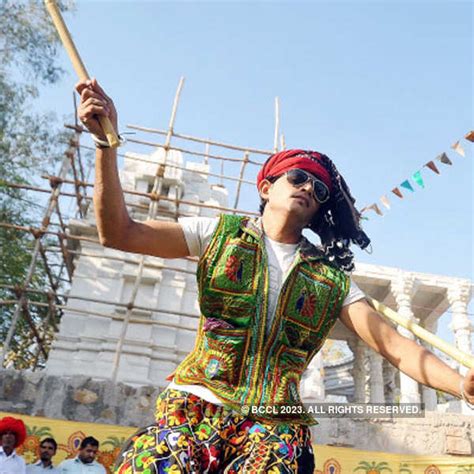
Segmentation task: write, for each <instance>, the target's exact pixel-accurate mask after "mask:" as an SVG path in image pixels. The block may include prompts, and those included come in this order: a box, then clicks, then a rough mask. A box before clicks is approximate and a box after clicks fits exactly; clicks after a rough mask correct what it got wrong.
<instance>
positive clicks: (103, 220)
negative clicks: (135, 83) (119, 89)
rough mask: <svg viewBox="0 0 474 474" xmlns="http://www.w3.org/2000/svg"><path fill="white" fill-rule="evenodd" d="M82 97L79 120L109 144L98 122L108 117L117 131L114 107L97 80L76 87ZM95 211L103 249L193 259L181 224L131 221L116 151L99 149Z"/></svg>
mask: <svg viewBox="0 0 474 474" xmlns="http://www.w3.org/2000/svg"><path fill="white" fill-rule="evenodd" d="M76 90H77V92H78V93H79V94H80V96H81V102H80V105H79V110H78V113H79V118H80V120H81V122H82V123H83V124H84V125H85V126H86V127H87V129H88V130H89V131H90V132H91V133H92V134H94V135H96V137H98V138H99V139H101V140H104V141H106V139H105V136H104V133H103V131H102V128H101V126H100V124H99V121H98V120H97V116H98V115H103V116H108V117H109V119H110V121H111V122H112V124H113V126H114V127H115V130H116V131H118V130H117V122H118V121H117V112H116V110H115V106H114V103H113V101H112V99H110V97H108V96H107V95H106V94H105V92H104V91H103V89H102V88H101V87H100V86H99V84H98V83H97V81H96V80H95V79H92V80H88V81H82V82H79V83H78V84H77V85H76ZM94 210H95V216H96V222H97V230H98V232H99V239H100V242H101V244H102V245H104V246H106V247H111V248H115V249H117V250H123V251H125V252H133V253H141V254H145V255H153V256H155V257H163V258H178V257H186V256H188V255H189V250H188V246H187V244H186V240H185V237H184V233H183V231H182V229H181V226H180V224H178V223H176V222H163V221H158V220H149V221H145V222H137V221H134V220H133V219H131V218H130V216H129V214H128V211H127V206H126V204H125V198H124V194H123V190H122V186H121V184H120V178H119V174H118V169H117V151H116V148H108V147H97V151H96V161H95V184H94Z"/></svg>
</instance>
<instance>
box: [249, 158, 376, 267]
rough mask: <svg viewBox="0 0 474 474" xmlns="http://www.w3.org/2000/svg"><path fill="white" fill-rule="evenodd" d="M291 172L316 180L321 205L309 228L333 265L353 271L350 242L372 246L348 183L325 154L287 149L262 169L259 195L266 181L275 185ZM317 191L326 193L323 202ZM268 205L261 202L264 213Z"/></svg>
mask: <svg viewBox="0 0 474 474" xmlns="http://www.w3.org/2000/svg"><path fill="white" fill-rule="evenodd" d="M291 170H302V171H303V172H305V173H307V174H309V175H310V178H311V179H312V181H313V192H314V194H315V198H316V200H317V201H319V204H320V205H319V208H318V212H317V213H315V215H314V216H313V218H312V220H311V222H310V223H309V224H308V228H309V229H311V230H312V231H313V232H315V233H316V234H317V235H318V236H319V239H320V241H321V245H320V250H321V251H322V253H323V254H324V256H325V257H326V258H327V260H328V262H330V264H332V265H334V266H336V267H338V268H339V269H341V270H343V271H349V272H350V271H352V270H353V268H354V262H353V261H354V254H353V253H352V251H351V250H350V245H351V243H353V244H355V245H357V246H358V247H360V248H362V249H364V248H366V247H367V246H368V245H369V244H370V239H369V238H368V237H367V235H366V234H365V232H364V231H363V230H362V228H361V226H360V218H361V215H360V212H359V211H358V210H357V209H356V208H355V206H354V203H355V199H354V198H353V197H352V195H351V192H350V190H349V187H348V186H347V184H346V181H345V180H344V178H343V177H342V176H341V174H340V173H339V171H338V170H337V168H336V166H335V165H334V163H333V162H332V161H331V159H330V158H329V157H328V156H326V155H324V154H323V153H319V152H317V151H312V150H301V149H295V150H285V151H281V152H279V153H275V154H274V155H271V156H270V157H269V158H268V159H267V161H266V162H265V163H264V165H263V166H262V168H261V169H260V172H259V173H258V176H257V188H258V189H259V192H260V190H261V186H262V183H263V182H264V181H265V180H267V181H270V182H274V181H276V180H277V179H278V178H280V177H281V176H283V175H285V174H287V175H288V172H289V171H291ZM308 179H309V178H308ZM317 191H323V193H322V195H321V197H322V198H323V199H321V197H319V198H318V195H317ZM324 191H325V192H324ZM265 205H266V201H265V200H264V199H262V202H261V205H260V213H261V214H263V210H264V208H265Z"/></svg>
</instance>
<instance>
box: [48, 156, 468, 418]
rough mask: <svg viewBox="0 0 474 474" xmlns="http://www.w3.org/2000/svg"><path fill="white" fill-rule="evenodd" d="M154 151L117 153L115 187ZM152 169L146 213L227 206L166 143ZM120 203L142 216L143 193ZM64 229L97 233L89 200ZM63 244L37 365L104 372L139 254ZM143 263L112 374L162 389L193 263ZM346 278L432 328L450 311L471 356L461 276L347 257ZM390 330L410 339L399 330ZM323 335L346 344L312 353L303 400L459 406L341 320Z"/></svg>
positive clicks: (193, 308) (127, 182)
mask: <svg viewBox="0 0 474 474" xmlns="http://www.w3.org/2000/svg"><path fill="white" fill-rule="evenodd" d="M164 159H165V152H164V150H163V149H161V148H159V149H157V150H156V151H155V152H154V153H153V154H151V155H138V154H134V153H127V154H126V156H125V159H124V167H123V172H122V173H121V181H122V186H123V188H124V189H133V190H135V191H138V192H150V191H151V189H152V186H153V181H154V179H155V172H156V169H157V168H159V167H158V165H159V164H160V163H163V162H164ZM169 165H171V166H169ZM162 170H163V173H162V177H161V178H159V179H160V180H161V183H160V186H161V192H160V194H161V195H165V196H168V198H169V200H166V201H165V200H160V201H158V203H157V206H158V208H157V217H156V218H158V219H166V220H170V219H171V220H174V219H175V218H176V216H177V215H196V216H212V215H215V214H216V213H217V212H218V211H217V210H216V209H215V208H212V206H222V207H227V206H228V204H227V201H228V192H227V190H226V188H225V187H223V186H222V185H219V184H211V183H210V181H209V180H210V178H209V175H208V172H209V166H208V165H207V164H198V163H191V162H183V158H182V155H181V153H180V152H177V151H173V150H171V151H169V152H168V155H167V157H166V166H165V167H162ZM182 201H185V202H186V203H189V204H186V203H183V202H182ZM126 202H127V205H128V209H129V213H130V215H131V216H132V217H133V218H134V219H136V220H144V219H145V218H146V216H147V214H148V207H149V205H150V199H149V198H148V197H146V196H139V195H133V194H127V195H126ZM192 203H201V204H206V205H209V206H210V207H199V206H196V205H193V204H192ZM69 231H70V233H71V234H74V235H80V236H85V237H92V238H93V239H94V238H95V239H97V232H96V228H95V222H94V213H93V210H92V206H90V207H89V211H88V213H87V216H86V218H85V219H83V220H72V221H70V222H69ZM91 240H92V239H91ZM69 248H70V249H71V250H75V251H77V252H79V253H80V255H79V256H78V257H77V258H76V259H75V271H74V277H73V282H72V287H71V290H70V293H69V299H68V303H67V309H66V310H65V311H64V315H63V317H62V321H61V325H60V332H59V334H58V335H57V338H56V340H55V342H54V345H53V348H52V351H51V353H50V356H49V360H48V364H47V371H48V372H49V373H51V374H55V375H67V376H74V375H87V376H90V377H93V378H96V379H108V378H110V377H111V374H112V372H113V366H114V361H116V355H115V354H116V349H117V345H118V343H119V339H120V333H121V329H122V324H123V318H124V316H125V313H126V311H127V304H128V303H129V301H130V297H131V295H132V292H133V287H134V283H135V278H136V274H137V268H138V262H139V259H140V258H141V256H139V255H135V254H128V253H124V252H120V251H116V250H113V249H109V248H105V247H102V246H101V245H99V244H98V243H94V242H93V241H80V243H79V242H78V241H77V240H70V241H69ZM144 264H145V266H144V271H143V274H142V276H141V278H140V281H139V283H140V284H139V286H138V292H137V294H136V298H135V299H134V308H133V310H132V314H131V320H130V324H129V325H128V328H127V331H126V334H125V338H124V340H123V346H122V349H121V351H120V352H121V353H120V357H119V359H118V372H117V381H121V382H124V383H128V384H132V385H135V386H136V385H155V386H160V387H164V386H166V384H167V381H166V380H165V378H166V376H167V375H169V374H170V373H171V372H172V370H173V369H174V368H175V367H176V366H177V364H178V363H179V362H180V361H181V360H182V359H183V358H184V357H185V355H186V354H187V353H188V352H189V351H190V350H191V349H192V347H193V344H194V338H195V331H196V328H197V322H198V316H199V310H198V304H197V287H196V282H195V275H194V274H195V270H196V262H195V260H193V259H176V260H164V259H160V258H154V257H145V260H144ZM353 278H354V280H355V282H356V283H357V284H358V285H359V287H360V288H361V289H362V290H363V291H364V292H366V293H367V294H368V295H370V296H372V297H373V298H375V299H377V300H379V301H381V302H382V303H384V304H385V305H387V306H389V307H392V308H394V309H396V310H397V311H398V312H399V313H400V314H401V315H402V316H405V317H407V318H410V319H413V320H414V321H416V322H417V323H418V324H420V325H421V326H422V327H424V328H426V329H428V330H429V331H431V332H434V333H436V330H437V324H438V320H439V318H440V317H441V316H442V315H443V314H444V313H445V312H446V311H447V310H448V309H450V311H451V314H452V323H451V330H452V331H453V333H454V339H455V343H456V346H457V347H458V348H459V349H461V350H462V351H464V352H467V353H470V354H472V345H471V344H472V343H471V341H472V334H473V330H474V328H473V323H472V320H471V319H470V318H469V316H468V304H469V302H470V299H471V297H472V293H473V291H472V289H473V285H472V282H471V281H470V280H467V279H460V278H452V277H446V276H443V275H431V274H424V273H416V272H411V271H408V270H402V269H399V268H390V267H384V266H379V265H368V264H357V266H356V271H355V273H354V275H353ZM399 331H400V332H401V333H403V334H404V335H406V336H407V337H413V335H412V334H411V333H410V332H407V331H406V330H405V329H403V328H399ZM330 337H331V340H332V341H340V343H339V344H342V346H343V347H344V346H345V347H346V348H347V349H346V350H345V352H344V354H343V356H342V357H340V358H338V359H337V360H329V359H327V360H324V357H323V354H322V352H321V353H320V354H318V355H317V356H316V357H315V359H314V360H313V361H312V363H311V365H310V367H309V369H308V371H307V372H306V374H305V376H304V380H303V382H302V394H303V397H304V398H305V399H306V400H319V401H322V400H330V399H331V400H347V401H357V402H369V401H370V402H392V401H397V402H398V401H400V402H424V403H425V404H426V409H427V410H428V411H437V410H440V411H443V410H444V411H446V410H447V411H453V410H455V411H456V410H458V411H459V410H463V411H464V410H465V409H467V408H466V407H464V408H463V407H462V406H461V405H462V404H461V403H460V402H459V401H456V400H453V401H452V402H451V403H450V404H449V406H445V405H443V407H441V406H440V407H439V406H438V400H437V395H436V393H435V391H434V390H432V389H430V388H426V387H422V386H420V385H419V384H418V383H416V382H415V381H414V380H412V379H410V378H409V377H407V376H406V375H404V374H402V373H400V372H399V371H398V370H396V369H395V368H393V367H392V366H391V365H389V364H388V363H387V362H386V361H385V360H384V359H383V358H382V357H381V356H379V355H378V354H376V353H375V352H373V351H372V350H370V349H369V348H368V347H367V346H366V345H365V344H364V343H362V342H360V341H358V340H356V339H355V338H354V337H353V336H352V335H351V333H350V332H349V331H348V330H347V329H346V328H345V327H344V326H343V325H342V324H341V323H339V322H338V323H337V324H336V326H335V327H334V329H333V331H332V333H331V336H330ZM349 349H350V350H349ZM453 367H455V368H458V367H457V366H456V365H453Z"/></svg>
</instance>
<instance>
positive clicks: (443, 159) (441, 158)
mask: <svg viewBox="0 0 474 474" xmlns="http://www.w3.org/2000/svg"><path fill="white" fill-rule="evenodd" d="M436 159H437V160H439V161H441V163H444V164H445V165H452V164H453V162H452V161H451V160H450V159H449V158H448V155H447V154H446V153H441V155H438V156H437V157H436Z"/></svg>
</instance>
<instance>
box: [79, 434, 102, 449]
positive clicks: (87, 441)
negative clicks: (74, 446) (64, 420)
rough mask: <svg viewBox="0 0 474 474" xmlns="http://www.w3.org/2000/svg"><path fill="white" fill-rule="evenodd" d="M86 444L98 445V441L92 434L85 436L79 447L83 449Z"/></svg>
mask: <svg viewBox="0 0 474 474" xmlns="http://www.w3.org/2000/svg"><path fill="white" fill-rule="evenodd" d="M86 446H96V447H97V448H98V447H99V441H97V440H96V439H95V438H94V437H93V436H86V437H85V438H84V439H83V440H82V441H81V445H80V446H79V449H84V448H85V447H86Z"/></svg>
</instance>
